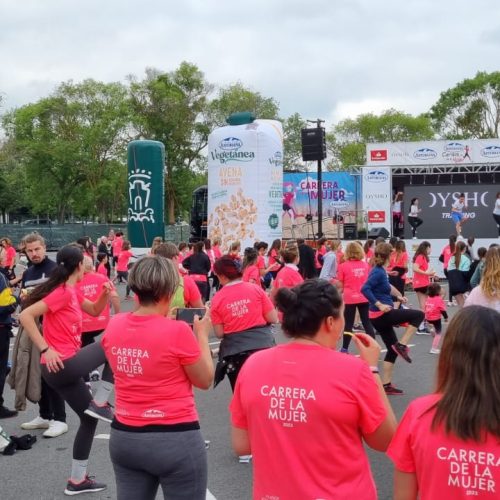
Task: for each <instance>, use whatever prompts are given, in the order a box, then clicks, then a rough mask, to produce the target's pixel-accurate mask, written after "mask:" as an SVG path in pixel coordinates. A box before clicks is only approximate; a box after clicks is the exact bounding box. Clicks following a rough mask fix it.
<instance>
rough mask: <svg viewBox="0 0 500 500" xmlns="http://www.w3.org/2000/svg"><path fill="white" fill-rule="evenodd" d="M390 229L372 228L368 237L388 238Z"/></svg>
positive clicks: (372, 238) (373, 238)
mask: <svg viewBox="0 0 500 500" xmlns="http://www.w3.org/2000/svg"><path fill="white" fill-rule="evenodd" d="M389 235H390V233H389V231H387V229H386V228H385V227H376V228H374V229H370V231H369V232H368V239H369V240H376V239H377V238H384V240H385V239H387V238H389Z"/></svg>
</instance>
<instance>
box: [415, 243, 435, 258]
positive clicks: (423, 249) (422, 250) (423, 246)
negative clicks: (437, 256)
mask: <svg viewBox="0 0 500 500" xmlns="http://www.w3.org/2000/svg"><path fill="white" fill-rule="evenodd" d="M430 247H431V244H430V243H429V242H428V241H422V243H420V245H418V247H417V249H416V250H415V255H414V256H413V262H415V261H416V260H417V257H418V256H419V255H422V257H424V259H425V260H426V261H427V262H429V255H428V254H427V250H428V249H429V248H430Z"/></svg>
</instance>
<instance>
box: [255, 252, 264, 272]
mask: <svg viewBox="0 0 500 500" xmlns="http://www.w3.org/2000/svg"><path fill="white" fill-rule="evenodd" d="M257 268H258V269H259V271H260V270H262V269H265V268H266V260H265V259H264V257H263V256H262V255H259V256H258V257H257Z"/></svg>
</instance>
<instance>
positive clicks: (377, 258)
mask: <svg viewBox="0 0 500 500" xmlns="http://www.w3.org/2000/svg"><path fill="white" fill-rule="evenodd" d="M391 252H392V246H391V245H389V243H379V244H378V245H377V246H376V247H375V255H374V257H373V263H374V265H375V266H380V267H382V266H383V265H385V263H386V262H388V261H389V257H390V256H391Z"/></svg>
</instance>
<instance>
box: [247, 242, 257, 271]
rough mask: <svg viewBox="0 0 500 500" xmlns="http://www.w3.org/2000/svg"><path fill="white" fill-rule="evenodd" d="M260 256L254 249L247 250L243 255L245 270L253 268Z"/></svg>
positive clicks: (248, 248)
mask: <svg viewBox="0 0 500 500" xmlns="http://www.w3.org/2000/svg"><path fill="white" fill-rule="evenodd" d="M258 257H259V254H258V253H257V250H256V249H255V248H252V247H247V248H245V252H244V253H243V269H246V268H247V267H248V266H252V265H254V264H255V263H256V262H257V258H258Z"/></svg>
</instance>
